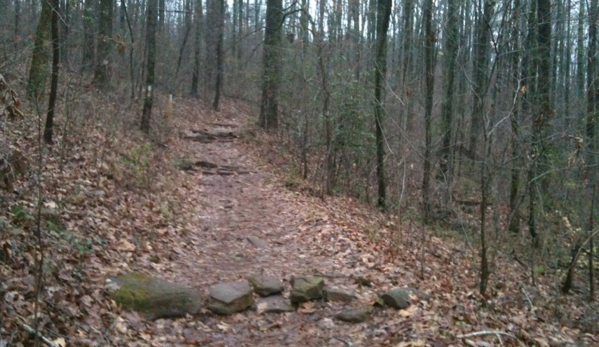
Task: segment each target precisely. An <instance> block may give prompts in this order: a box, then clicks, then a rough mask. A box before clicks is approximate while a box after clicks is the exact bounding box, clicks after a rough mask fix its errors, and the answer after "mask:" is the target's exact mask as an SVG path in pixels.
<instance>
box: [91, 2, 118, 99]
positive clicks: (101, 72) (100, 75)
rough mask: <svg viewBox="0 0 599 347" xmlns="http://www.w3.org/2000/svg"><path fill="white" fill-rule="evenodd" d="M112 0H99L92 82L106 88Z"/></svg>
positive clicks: (108, 68)
mask: <svg viewBox="0 0 599 347" xmlns="http://www.w3.org/2000/svg"><path fill="white" fill-rule="evenodd" d="M112 7H113V1H112V0H100V6H99V15H100V18H99V30H98V31H99V33H98V43H97V46H96V47H97V59H98V61H97V62H96V68H95V71H94V80H93V82H94V84H95V85H96V86H97V87H98V88H100V89H104V90H106V89H107V88H108V86H109V83H110V51H111V47H112V43H111V38H112V12H113V11H112Z"/></svg>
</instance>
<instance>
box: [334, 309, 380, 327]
mask: <svg viewBox="0 0 599 347" xmlns="http://www.w3.org/2000/svg"><path fill="white" fill-rule="evenodd" d="M371 313H372V307H370V306H369V307H366V308H348V309H346V310H343V311H341V312H340V313H339V314H338V315H337V316H336V317H337V319H339V320H342V321H344V322H348V323H362V322H364V321H366V320H367V319H368V317H370V314H371Z"/></svg>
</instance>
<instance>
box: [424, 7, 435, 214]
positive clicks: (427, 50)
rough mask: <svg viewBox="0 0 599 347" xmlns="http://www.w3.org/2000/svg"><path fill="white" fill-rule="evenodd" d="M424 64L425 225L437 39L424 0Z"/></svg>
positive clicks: (429, 12)
mask: <svg viewBox="0 0 599 347" xmlns="http://www.w3.org/2000/svg"><path fill="white" fill-rule="evenodd" d="M423 20H424V35H425V38H424V44H425V47H424V63H425V66H426V67H425V69H426V76H425V79H426V81H425V91H424V93H425V101H424V131H425V140H424V141H425V142H424V172H423V178H422V207H423V218H424V222H425V223H430V222H431V202H430V189H431V186H430V181H431V170H432V165H431V147H432V114H433V94H434V90H435V42H436V41H437V38H436V36H435V32H434V31H433V1H432V0H426V1H425V4H424V18H423Z"/></svg>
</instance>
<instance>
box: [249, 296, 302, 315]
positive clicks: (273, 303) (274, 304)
mask: <svg viewBox="0 0 599 347" xmlns="http://www.w3.org/2000/svg"><path fill="white" fill-rule="evenodd" d="M257 307H258V313H263V312H265V313H284V312H293V311H294V308H293V306H291V304H290V303H289V300H287V299H285V298H284V297H283V296H281V295H275V296H269V297H266V298H262V299H260V301H259V302H258V305H257Z"/></svg>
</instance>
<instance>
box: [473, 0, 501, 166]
mask: <svg viewBox="0 0 599 347" xmlns="http://www.w3.org/2000/svg"><path fill="white" fill-rule="evenodd" d="M494 5H495V1H494V0H484V5H483V13H482V16H481V17H479V20H478V25H477V39H476V48H475V57H474V67H473V69H474V87H473V89H474V91H475V95H474V105H473V106H472V122H471V123H472V124H471V129H470V148H469V150H468V152H469V154H470V156H471V158H476V150H477V146H478V138H479V136H480V133H481V131H482V130H483V129H482V125H483V118H484V111H485V103H484V101H485V95H486V93H487V86H488V81H487V79H488V77H487V69H488V62H489V57H488V56H489V54H488V47H489V40H490V35H491V16H492V13H493V7H494Z"/></svg>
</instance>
